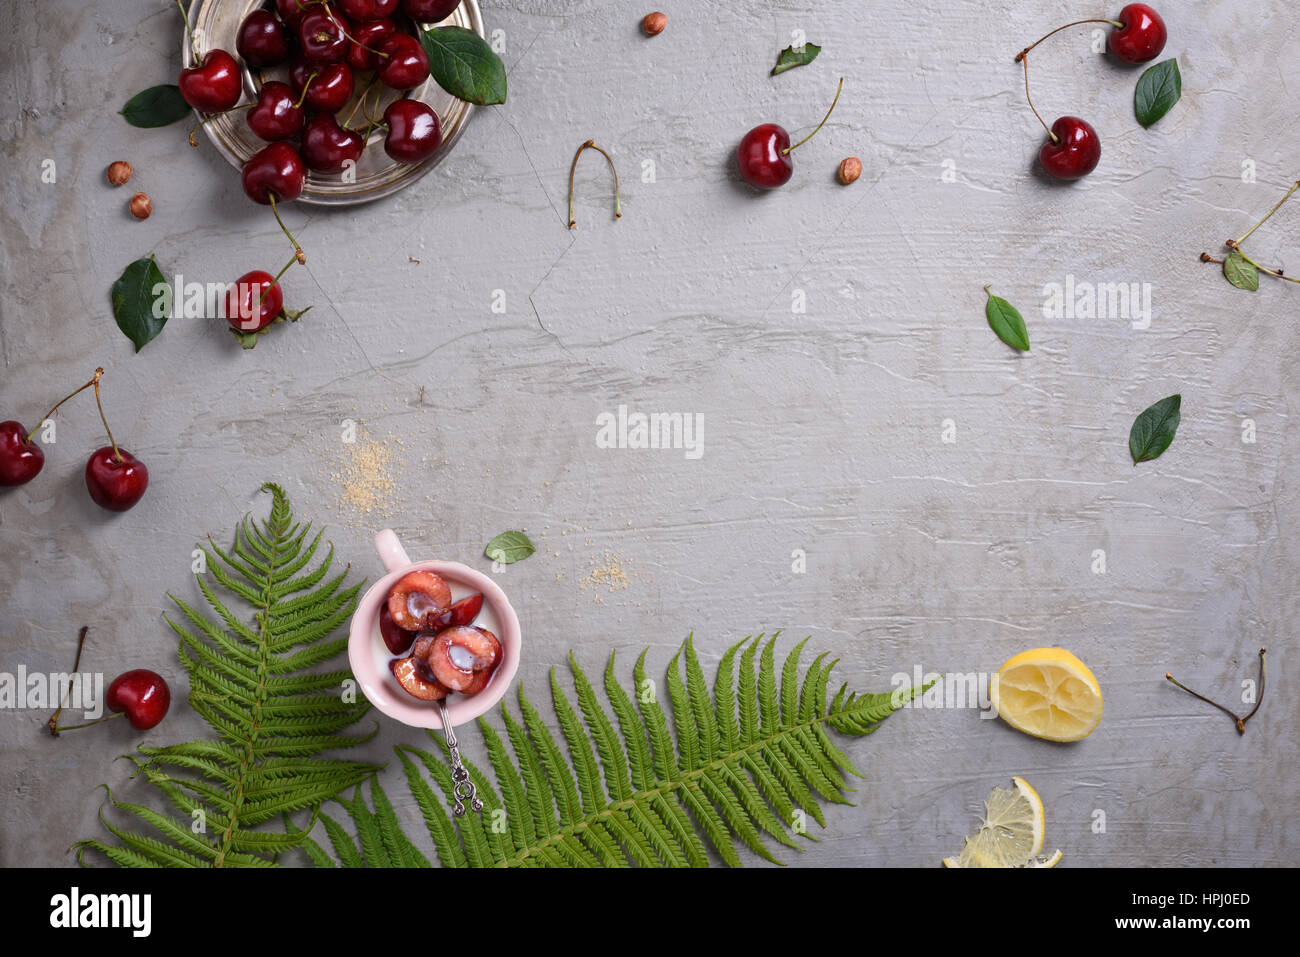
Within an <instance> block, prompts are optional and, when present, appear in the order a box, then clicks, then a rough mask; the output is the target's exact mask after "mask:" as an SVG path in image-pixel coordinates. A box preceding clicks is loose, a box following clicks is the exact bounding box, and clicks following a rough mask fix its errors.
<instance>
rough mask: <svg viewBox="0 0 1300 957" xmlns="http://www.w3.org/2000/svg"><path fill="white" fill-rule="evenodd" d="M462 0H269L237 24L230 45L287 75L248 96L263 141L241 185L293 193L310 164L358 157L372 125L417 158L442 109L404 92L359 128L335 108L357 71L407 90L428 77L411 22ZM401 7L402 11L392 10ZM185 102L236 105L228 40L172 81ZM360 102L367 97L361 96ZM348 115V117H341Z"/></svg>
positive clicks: (263, 198)
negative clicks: (341, 120)
mask: <svg viewBox="0 0 1300 957" xmlns="http://www.w3.org/2000/svg"><path fill="white" fill-rule="evenodd" d="M459 4H460V0H274V4H273V5H274V12H272V10H271V9H269V8H259V9H257V10H254V11H253V12H252V13H250V14H248V16H247V17H245V18H244V21H243V23H241V24H240V27H239V33H238V35H237V39H236V41H235V46H236V51H237V52H238V53H239V55H240V56H241V57H242V58H243V59H244V61H245V62H246V63H247V64H248V65H249V66H250V67H252V68H254V69H255V70H259V71H260V70H263V69H267V68H271V67H279V66H285V67H287V68H288V79H289V82H288V83H285V82H283V81H281V80H270V81H267V82H265V83H263V84H262V85H261V88H260V89H259V90H258V92H257V100H256V101H255V102H254V103H252V104H251V105H248V106H246V107H245V108H246V109H247V110H248V116H247V122H248V128H249V129H250V130H252V132H253V133H254V134H255V135H256V136H258V137H259V138H260V139H263V140H266V141H267V142H268V144H269V145H267V146H265V147H263V148H262V149H260V150H258V151H257V152H256V153H254V154H253V155H252V156H251V157H249V158H248V160H247V161H246V162H245V163H244V168H243V174H242V180H243V185H244V192H246V193H247V194H248V196H249V198H250V199H252V200H253V201H254V202H256V203H261V204H262V205H264V206H265V205H270V204H271V202H272V197H274V199H276V200H279V201H281V202H284V201H289V200H293V199H297V198H298V196H299V195H300V194H301V193H302V188H303V183H304V181H305V180H306V176H307V171H308V170H312V171H314V172H320V173H339V172H342V171H343V170H344V169H346V168H347V167H348V165H349V164H350V163H355V162H356V161H357V160H358V159H359V158H360V157H361V153H362V151H363V150H364V149H365V145H366V138H367V136H368V135H369V133H370V131H371V130H372V129H375V128H378V127H386V128H387V135H386V136H385V138H384V150H385V152H387V153H388V155H389V156H391V157H392V158H393V159H394V160H396V161H398V162H401V163H418V162H420V161H421V160H424V159H427V158H428V157H429V156H431V155H432V154H433V153H434V152H435V151H436V150H437V149H438V147H439V146H441V145H442V127H441V124H440V121H439V119H438V114H437V113H436V112H435V111H434V110H433V109H432V108H431V107H429V106H428V105H427V104H425V103H422V102H420V101H419V100H412V99H409V98H406V97H403V98H401V99H398V100H394V101H393V102H392V103H390V104H389V106H388V107H387V109H385V110H384V114H383V120H382V122H381V121H378V120H374V119H370V118H368V121H367V124H366V126H365V128H364V130H363V131H362V132H358V131H357V130H354V129H350V128H349V127H347V126H345V125H342V124H340V123H339V121H338V119H337V116H336V114H337V113H338V112H339V111H340V110H341V109H342V108H343V106H344V105H345V104H346V103H347V102H348V101H349V100H350V99H351V98H352V94H353V91H354V89H355V88H356V86H357V80H356V73H357V72H372V73H373V74H374V79H373V81H372V82H376V81H377V82H378V83H381V84H382V85H384V86H386V87H388V88H390V89H392V90H396V91H399V92H401V93H406V92H407V91H410V90H413V89H415V88H416V87H418V86H420V85H421V84H422V83H424V81H425V80H427V79H428V78H429V58H428V55H427V54H426V53H425V51H424V46H423V45H422V44H421V43H420V41H419V39H418V38H417V37H416V36H415V35H414V32H413V31H414V30H415V29H416V28H415V26H414V24H416V23H420V22H436V21H438V20H443V19H445V18H446V17H448V16H450V15H451V13H452V12H453V11H454V10H455V9H456V7H457V6H459ZM399 7H400V12H401V14H402V15H403V16H400V17H399V16H398V13H399ZM178 85H179V87H180V91H181V96H183V97H184V98H185V102H187V103H189V104H190V106H192V107H194V108H195V109H196V110H198V111H199V112H201V113H206V114H209V115H211V114H219V113H224V112H227V111H229V110H232V109H234V108H235V106H236V104H237V103H238V102H239V100H240V97H241V95H242V86H241V82H240V72H239V64H238V62H237V61H236V59H235V57H234V56H232V55H231V54H230V53H229V52H227V51H226V50H221V49H213V50H209V51H207V52H206V53H205V54H204V55H203V57H202V58H201V59H200V60H199V62H198V63H196V64H195V65H194V66H191V67H188V68H186V69H183V70H181V75H180V79H179V81H178ZM362 105H364V104H362ZM345 122H346V121H345Z"/></svg>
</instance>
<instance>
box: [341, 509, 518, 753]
mask: <svg viewBox="0 0 1300 957" xmlns="http://www.w3.org/2000/svg"><path fill="white" fill-rule="evenodd" d="M375 551H377V552H379V558H380V560H381V561H382V562H383V563H384V567H385V568H386V569H388V574H387V575H385V576H384V577H383V578H381V579H379V581H377V582H375V583H374V584H373V585H371V586H370V589H369V590H368V591H367V592H366V593H365V595H363V596H362V598H361V601H360V602H359V603H358V604H357V611H356V614H354V615H353V616H352V630H351V634H350V637H349V638H348V661H349V663H350V664H351V665H352V674H354V675H355V676H356V679H357V681H358V682H359V683H360V685H361V690H362V693H364V694H365V696H366V698H367V699H368V700H369V701H370V703H371V704H373V705H374V706H375V707H376V708H378V709H379V710H380V711H382V712H383V713H384V714H386V715H388V716H389V717H390V718H396V719H397V720H398V721H400V722H402V723H403V724H409V725H411V726H412V727H416V728H441V727H442V719H441V718H440V717H439V714H438V705H437V703H436V702H433V701H419V700H417V699H415V698H412V697H411V696H410V695H408V694H407V693H406V692H405V691H403V690H402V689H401V688H400V687H398V685H397V682H396V680H395V679H394V678H393V675H392V673H391V672H390V671H389V670H388V666H387V662H388V660H389V659H391V658H392V657H393V655H392V654H390V653H389V651H388V648H387V647H385V645H384V639H383V638H382V637H381V636H380V634H379V607H380V606H381V605H382V604H383V603H384V602H386V601H387V600H388V592H389V589H391V588H392V587H393V585H394V584H395V583H396V582H397V580H398V579H399V578H401V577H402V576H403V575H405V574H406V573H407V572H411V571H416V570H418V569H425V570H428V571H432V572H437V573H438V574H439V575H441V576H442V577H443V578H444V579H446V581H447V583H448V584H449V585H451V586H452V589H453V590H455V589H456V586H457V585H460V586H462V587H464V588H467V589H469V590H471V591H476V592H482V593H483V607H484V609H485V610H486V609H488V608H491V609H492V613H493V614H494V615H495V616H496V620H497V628H498V631H497V637H498V638H499V639H501V650H502V658H501V663H500V664H499V665H497V670H496V673H495V674H494V675H493V676H492V680H491V681H490V682H488V686H487V687H486V688H484V689H483V690H482V691H480V692H479V693H478V694H475V695H470V696H469V697H466V696H465V695H460V694H453V695H450V696H448V698H447V713H448V715H449V716H450V718H451V723H452V726H453V727H455V726H456V725H459V724H464V723H465V722H467V721H473V720H474V719H475V718H477V717H479V715H482V714H485V713H487V712H488V711H489V710H491V708H492V707H493V706H494V705H496V703H497V702H498V701H500V700H501V699H502V697H504V696H505V693H506V690H507V689H508V688H509V687H510V682H512V681H513V680H514V677H515V672H516V671H518V670H519V646H520V636H519V618H518V617H517V616H516V615H515V610H514V609H513V608H511V607H510V602H509V601H508V600H507V599H506V593H505V592H503V591H502V590H501V587H500V586H499V585H497V583H496V582H494V581H493V580H492V579H490V578H488V577H487V576H486V575H484V574H483V573H482V572H478V571H475V570H474V569H472V568H470V567H469V566H468V565H462V564H460V563H459V562H435V561H428V562H413V561H411V558H410V556H409V555H407V554H406V549H404V548H403V547H402V543H401V542H399V541H398V540H397V536H396V535H395V534H393V530H392V529H390V528H386V529H384V530H383V531H382V532H380V533H379V534H378V535H376V536H375Z"/></svg>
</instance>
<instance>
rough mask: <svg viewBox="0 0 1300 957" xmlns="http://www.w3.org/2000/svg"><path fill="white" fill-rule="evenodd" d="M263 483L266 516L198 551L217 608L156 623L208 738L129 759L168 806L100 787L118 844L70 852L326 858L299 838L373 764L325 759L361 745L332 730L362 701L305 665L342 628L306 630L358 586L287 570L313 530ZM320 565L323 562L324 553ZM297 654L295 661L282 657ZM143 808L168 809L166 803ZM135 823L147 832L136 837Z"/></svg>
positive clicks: (385, 816)
mask: <svg viewBox="0 0 1300 957" xmlns="http://www.w3.org/2000/svg"><path fill="white" fill-rule="evenodd" d="M262 490H263V491H264V492H269V493H271V496H272V505H271V515H270V518H269V519H268V520H267V521H265V522H262V523H260V524H255V523H254V522H253V521H252V520H251V519H249V518H248V517H245V520H244V522H243V523H241V524H240V525H238V526H237V527H236V530H235V534H234V543H233V544H232V546H231V547H230V548H229V549H222V548H218V547H216V546H215V545H213V547H212V549H211V550H209V549H204V554H205V555H206V558H207V569H206V571H204V572H200V573H198V574H197V575H196V576H195V579H196V581H197V583H198V586H199V591H200V592H201V593H202V594H203V597H204V598H205V599H206V600H207V603H208V605H209V606H211V608H212V611H213V612H214V613H215V617H212V618H209V617H206V616H205V615H204V614H202V613H201V612H200V611H198V610H197V609H195V608H192V607H190V606H189V605H187V604H185V603H184V602H183V601H181V600H180V599H178V598H172V601H173V602H174V603H175V604H176V606H177V607H178V608H179V609H180V611H181V616H177V620H175V621H174V620H172V619H171V618H170V617H167V618H166V619H165V620H166V621H167V624H169V625H170V626H171V628H172V630H173V631H175V632H176V633H177V634H178V635H179V636H180V639H181V643H180V649H179V651H180V660H181V665H182V667H183V668H184V669H185V672H186V675H187V677H188V678H189V686H190V693H189V704H190V707H191V708H192V709H193V710H194V712H195V713H196V714H198V715H199V716H200V717H202V718H204V719H206V720H207V722H208V724H209V725H211V727H212V729H213V731H214V732H215V734H214V735H213V737H212V738H211V739H209V740H200V741H189V742H184V743H181V744H171V745H162V746H152V745H151V746H147V747H140V748H139V750H138V751H137V753H135V754H132V755H129V757H130V759H131V761H132V762H134V764H135V771H136V776H137V777H141V778H143V779H144V780H145V781H146V782H148V784H150V785H152V786H153V787H155V788H157V790H158V791H159V792H161V795H162V796H163V797H164V798H166V801H167V802H170V804H171V807H172V809H174V813H171V814H166V813H163V812H162V811H160V810H157V809H155V808H153V807H146V806H145V805H136V804H127V803H125V802H121V801H117V800H114V799H113V798H112V795H109V799H108V801H109V804H110V805H111V808H112V809H113V810H115V811H116V812H118V813H117V814H116V815H114V816H115V817H126V820H125V822H123V823H120V824H118V823H115V822H114V821H113V820H111V819H110V818H109V816H107V813H106V811H107V810H108V809H104V810H101V814H100V819H101V821H102V822H103V825H104V827H105V828H106V829H107V830H108V832H109V835H111V836H112V837H114V838H116V839H117V841H118V842H119V843H117V844H111V843H107V842H106V841H101V840H93V839H92V840H85V841H79V842H77V844H76V845H75V847H76V848H77V853H78V860H79V861H81V860H83V857H84V854H85V853H86V852H88V851H92V850H93V851H98V852H99V853H100V854H102V855H103V856H104V857H106V858H108V860H110V861H112V862H113V863H116V864H121V865H124V866H127V865H154V864H171V865H179V866H195V867H232V866H248V867H271V866H274V865H275V864H276V863H278V861H279V855H280V854H281V853H283V852H285V851H289V850H292V849H295V848H304V849H305V850H306V851H307V853H308V856H309V857H310V858H311V860H312V861H313V862H314V863H316V864H317V865H324V864H325V862H327V861H329V856H328V854H326V853H325V851H323V850H322V849H321V848H320V847H319V846H318V845H317V844H315V843H309V842H310V841H311V839H310V838H309V837H308V835H309V834H310V832H311V831H312V829H313V828H314V826H315V825H316V823H317V820H318V812H319V807H320V804H321V803H322V802H323V801H326V800H331V799H333V798H336V797H338V796H339V795H340V794H341V793H342V792H343V791H344V790H345V789H351V788H353V787H356V786H358V785H359V784H360V783H361V782H362V781H364V780H366V779H367V778H372V777H373V776H374V774H375V772H376V771H378V770H379V767H378V766H377V765H374V764H370V763H368V762H364V761H346V760H341V759H337V758H329V757H323V756H321V755H322V753H323V752H325V751H327V750H331V749H334V748H346V747H352V746H354V745H357V744H360V743H362V742H363V741H365V740H366V737H363V736H357V735H344V734H340V733H338V732H340V731H342V730H345V729H347V728H349V727H350V726H352V725H354V724H355V723H356V722H357V721H359V720H360V719H361V718H362V716H364V715H365V713H366V712H367V711H368V710H369V707H370V706H369V704H368V703H367V702H366V700H365V699H364V698H363V697H360V696H359V695H358V696H357V697H356V699H355V700H349V699H348V697H346V696H344V695H342V694H340V691H341V690H342V688H341V686H343V687H347V686H346V684H345V681H346V679H349V678H351V672H348V671H335V672H333V673H332V678H331V674H330V673H325V674H322V673H320V672H318V671H315V670H308V669H311V667H312V665H314V664H318V663H319V662H320V661H323V660H327V659H330V658H336V657H338V656H340V655H342V654H344V653H345V652H346V649H347V638H346V637H344V638H341V639H337V640H330V639H329V636H328V635H324V634H320V635H318V634H316V632H317V631H318V630H319V629H320V628H321V627H322V625H323V623H324V624H328V623H330V622H337V623H338V624H337V625H336V626H335V627H334V628H333V629H332V630H338V628H340V627H342V623H343V622H345V621H346V620H347V618H348V617H350V616H351V614H352V612H353V611H354V610H355V608H356V602H357V598H356V596H357V590H358V589H359V588H360V587H361V584H360V583H358V584H357V585H355V586H353V587H351V588H343V589H340V587H339V584H340V582H339V579H337V578H331V579H330V580H329V581H326V582H325V583H324V584H321V583H320V582H321V579H323V578H324V577H325V576H324V574H323V573H322V574H319V575H318V574H317V573H316V572H308V573H307V574H306V575H303V576H300V577H296V578H295V577H294V576H295V575H296V573H297V572H298V571H300V570H302V569H303V568H304V567H305V565H306V564H308V563H309V562H310V561H311V559H312V556H313V555H314V554H315V552H316V545H317V542H319V533H317V536H316V537H315V538H314V539H312V538H308V536H307V530H308V528H309V526H308V525H305V524H300V523H298V522H296V521H295V520H294V517H293V512H292V511H291V510H290V508H289V500H288V498H287V497H286V496H285V494H284V491H283V490H282V489H281V488H280V487H279V486H277V485H272V484H270V483H268V484H266V485H264V486H263V487H262ZM254 553H255V554H257V555H259V556H261V557H260V558H258V559H256V564H252V563H248V561H247V559H241V558H236V557H235V556H243V555H246V554H247V555H252V554H254ZM323 561H324V565H325V566H326V567H328V565H329V563H330V558H329V557H326V558H325V559H324V560H323ZM209 578H210V581H209ZM241 583H242V584H241ZM231 584H240V587H239V588H238V589H235V588H231V587H230V585H231ZM309 589H311V590H309ZM222 592H225V593H229V594H222ZM287 596H292V597H287ZM236 606H237V608H236ZM182 616H183V617H182ZM191 629H193V630H191ZM303 644H305V645H307V651H308V652H311V654H310V655H309V656H308V658H298V656H297V655H293V654H291V655H288V656H285V655H283V654H281V653H280V652H281V651H283V650H284V649H289V648H293V647H296V646H298V645H303ZM322 649H323V651H322ZM296 660H301V661H302V662H303V664H302V665H301V667H292V666H291V665H292V663H293V662H294V661H296ZM173 687H175V686H173ZM137 786H138V785H137ZM151 803H157V804H159V805H161V806H163V807H166V802H151ZM300 809H310V810H311V820H310V821H309V822H308V823H306V824H305V825H304V826H303V827H301V828H299V827H296V826H294V824H293V823H292V821H291V820H290V819H289V818H288V814H289V813H291V812H293V811H297V810H300ZM376 811H377V815H375V821H373V822H371V823H374V824H375V825H376V827H377V828H378V833H380V834H381V835H385V836H387V837H388V838H391V839H392V840H393V841H394V843H395V846H396V847H397V848H398V853H399V854H400V856H401V858H402V861H403V862H404V863H408V864H411V863H414V864H419V862H420V855H419V854H418V852H414V849H413V848H409V847H408V846H407V845H406V844H405V843H402V841H401V840H400V839H398V838H396V837H395V835H394V833H393V832H394V823H395V822H394V819H393V817H392V813H393V812H392V809H391V807H390V806H389V805H388V804H387V803H386V802H384V801H378V802H377V803H376ZM277 817H279V818H281V819H283V821H284V826H283V829H282V830H271V829H258V830H254V828H257V827H258V825H260V824H263V823H265V822H267V821H269V820H272V819H274V818H277ZM321 824H322V826H323V827H324V828H325V830H326V832H327V834H328V836H329V838H330V840H331V842H332V843H333V845H334V849H335V853H336V854H337V855H338V856H339V857H340V858H341V859H342V861H343V863H344V864H350V863H354V862H355V863H356V864H357V865H358V866H360V864H361V852H359V851H356V850H355V849H353V850H351V851H349V850H348V848H347V847H346V845H345V844H344V842H346V843H347V844H350V843H351V838H350V837H348V836H347V835H346V834H345V833H344V832H343V831H342V830H341V829H340V828H339V827H338V825H337V824H335V823H334V822H332V821H330V820H328V819H324V820H321ZM142 826H143V827H145V828H147V829H150V830H151V831H152V832H153V833H152V834H142V833H135V830H134V829H136V828H140V827H142ZM363 836H369V835H368V834H367V835H363Z"/></svg>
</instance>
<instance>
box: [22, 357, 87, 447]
mask: <svg viewBox="0 0 1300 957" xmlns="http://www.w3.org/2000/svg"><path fill="white" fill-rule="evenodd" d="M103 374H104V368H103V366H100V367H99V368H98V369H96V370H95V375H94V376H93V377H92V378H91V380H90V381H89V382H87V383H86V384H85V385H83V386H81V388H79V389H74V390H73V391H72V392H69V393H68V394H67V395H65V396H64V397H63V398H62V399H60V400H59V401H58V402H56V403H54V408H52V409H50V411H49V412H46V413H45V415H43V416H41V421H39V422H37V423H36V428H35V429H32V430H31V431H30V432H28V433H27V441H28V442H30V441H31V440H32V436H33V435H35V434H36V430H37V429H39V428H40V427H41V426H42V425H44V424H45V421H46V420H47V419H48V418H49V417H50V416H52V415H53V414H54V413H55V412H57V411H59V406H61V405H63V403H65V402H67V401H68V400H69V399H71V398H72V397H73V396H74V395H79V394H80V393H82V392H85V391H86V390H87V389H89V388H90V387H91V386H92V385H96V383H98V382H99V379H100V377H101V376H102V375H103Z"/></svg>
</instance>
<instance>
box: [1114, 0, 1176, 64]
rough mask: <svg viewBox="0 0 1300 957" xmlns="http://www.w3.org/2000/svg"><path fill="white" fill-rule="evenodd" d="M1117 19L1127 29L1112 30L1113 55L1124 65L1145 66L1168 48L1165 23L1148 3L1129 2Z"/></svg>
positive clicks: (1167, 32)
mask: <svg viewBox="0 0 1300 957" xmlns="http://www.w3.org/2000/svg"><path fill="white" fill-rule="evenodd" d="M1115 19H1116V20H1118V21H1119V22H1120V23H1122V24H1124V26H1122V27H1117V28H1116V29H1115V30H1113V31H1111V34H1110V40H1109V44H1110V52H1111V53H1113V54H1115V56H1116V57H1118V58H1119V59H1121V60H1123V61H1124V62H1125V63H1146V62H1148V61H1150V60H1154V59H1155V58H1156V57H1158V56H1159V55H1160V51H1161V50H1163V49H1164V48H1165V41H1167V40H1168V39H1169V31H1168V30H1167V29H1166V28H1165V21H1164V20H1162V19H1161V18H1160V14H1158V13H1156V12H1155V10H1153V9H1151V7H1150V6H1148V5H1147V4H1145V3H1130V4H1129V5H1128V6H1126V7H1125V8H1124V9H1123V10H1121V11H1120V12H1119V16H1118V17H1116V18H1115Z"/></svg>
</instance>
